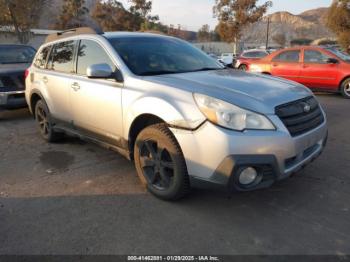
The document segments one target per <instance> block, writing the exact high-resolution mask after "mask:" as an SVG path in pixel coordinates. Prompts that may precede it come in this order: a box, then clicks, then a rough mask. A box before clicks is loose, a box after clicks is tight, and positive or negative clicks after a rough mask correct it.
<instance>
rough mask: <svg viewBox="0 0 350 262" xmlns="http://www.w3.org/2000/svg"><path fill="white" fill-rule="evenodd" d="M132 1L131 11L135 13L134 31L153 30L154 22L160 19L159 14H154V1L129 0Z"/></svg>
mask: <svg viewBox="0 0 350 262" xmlns="http://www.w3.org/2000/svg"><path fill="white" fill-rule="evenodd" d="M129 2H130V3H131V6H130V9H129V11H130V12H131V13H132V14H133V29H134V30H133V31H138V30H141V31H147V30H153V29H154V28H153V26H152V25H154V24H156V22H157V21H159V16H157V15H156V16H152V15H151V14H150V13H151V11H152V1H147V0H129Z"/></svg>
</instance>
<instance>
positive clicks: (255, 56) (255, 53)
mask: <svg viewBox="0 0 350 262" xmlns="http://www.w3.org/2000/svg"><path fill="white" fill-rule="evenodd" d="M269 54H270V53H269V52H268V51H265V50H260V49H251V50H247V51H244V52H243V53H242V54H241V55H240V56H239V57H238V58H237V60H236V61H235V64H234V67H235V68H237V69H239V70H242V71H247V70H249V64H250V63H253V62H255V61H257V60H260V59H261V58H264V57H266V56H268V55H269Z"/></svg>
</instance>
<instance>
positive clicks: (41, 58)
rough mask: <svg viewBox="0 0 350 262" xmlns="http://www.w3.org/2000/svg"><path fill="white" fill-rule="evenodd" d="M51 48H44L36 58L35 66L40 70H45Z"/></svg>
mask: <svg viewBox="0 0 350 262" xmlns="http://www.w3.org/2000/svg"><path fill="white" fill-rule="evenodd" d="M50 50H51V46H47V47H44V48H43V49H42V50H41V51H40V53H39V54H38V55H37V56H36V58H35V62H34V65H35V66H36V67H38V68H45V65H46V60H47V57H48V55H49V53H50Z"/></svg>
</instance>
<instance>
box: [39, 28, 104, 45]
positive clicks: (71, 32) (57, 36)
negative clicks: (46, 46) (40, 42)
mask: <svg viewBox="0 0 350 262" xmlns="http://www.w3.org/2000/svg"><path fill="white" fill-rule="evenodd" d="M85 34H93V35H102V34H103V31H102V30H100V29H93V28H91V27H79V28H73V29H69V30H65V31H60V32H58V33H54V34H50V35H48V36H47V37H46V41H45V43H49V42H52V41H56V40H59V39H63V38H66V37H70V36H75V35H85Z"/></svg>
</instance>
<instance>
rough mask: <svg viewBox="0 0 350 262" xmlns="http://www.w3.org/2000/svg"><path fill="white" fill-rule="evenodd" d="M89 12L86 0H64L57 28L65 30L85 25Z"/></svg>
mask: <svg viewBox="0 0 350 262" xmlns="http://www.w3.org/2000/svg"><path fill="white" fill-rule="evenodd" d="M88 12H89V9H88V8H86V7H85V0H63V6H62V10H61V13H60V15H59V16H58V21H57V23H56V24H55V29H58V30H64V29H69V28H74V27H81V26H84V16H85V15H86V14H87V13H88Z"/></svg>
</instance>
